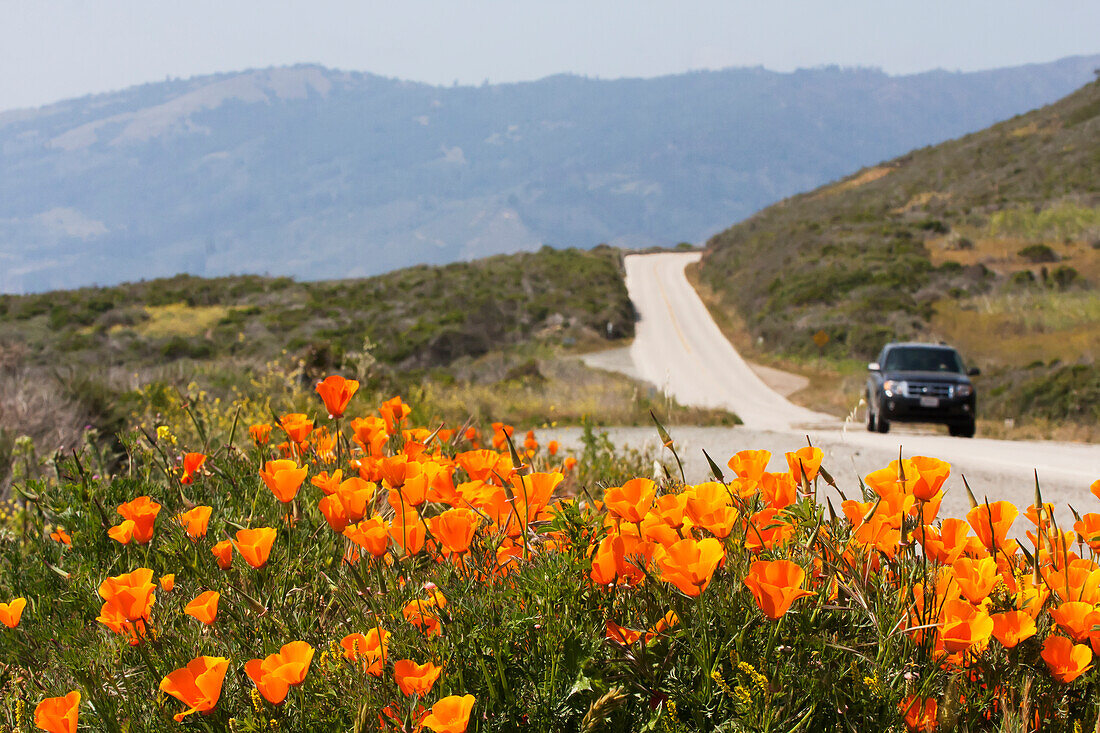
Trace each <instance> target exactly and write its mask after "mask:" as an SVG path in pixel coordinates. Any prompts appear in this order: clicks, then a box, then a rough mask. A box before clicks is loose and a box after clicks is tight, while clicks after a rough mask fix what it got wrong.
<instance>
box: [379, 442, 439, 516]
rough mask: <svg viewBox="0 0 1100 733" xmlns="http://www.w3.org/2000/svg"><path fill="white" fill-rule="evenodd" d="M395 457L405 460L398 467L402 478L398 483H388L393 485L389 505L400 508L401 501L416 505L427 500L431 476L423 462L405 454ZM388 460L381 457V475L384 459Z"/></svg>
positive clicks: (384, 467)
mask: <svg viewBox="0 0 1100 733" xmlns="http://www.w3.org/2000/svg"><path fill="white" fill-rule="evenodd" d="M397 457H399V458H401V459H404V460H405V461H406V463H405V464H404V466H403V467H402V468H400V469H399V470H400V471H401V472H402V474H403V476H404V480H403V481H402V482H401V483H400V484H395V483H391V484H390V485H391V486H393V487H394V488H393V489H392V490H391V491H390V495H389V497H388V499H389V502H390V506H392V507H393V508H394V509H398V510H399V509H400V508H401V504H402V503H404V505H405V506H408V507H418V506H420V505H421V504H423V503H424V502H425V501H427V500H428V486H429V484H430V483H431V478H432V476H431V475H429V474H428V472H427V471H426V470H425V468H424V464H423V463H420V462H419V461H417V460H415V459H409V458H408V456H405V455H401V456H397ZM388 460H390V459H387V458H383V459H382V464H383V465H382V473H383V477H385V472H386V461H388ZM387 481H388V479H387Z"/></svg>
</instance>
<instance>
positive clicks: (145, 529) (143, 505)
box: [107, 496, 160, 545]
mask: <svg viewBox="0 0 1100 733" xmlns="http://www.w3.org/2000/svg"><path fill="white" fill-rule="evenodd" d="M159 512H160V504H158V503H157V502H155V501H153V500H152V499H150V498H149V497H148V496H139V497H138V498H136V499H133V500H132V501H128V502H126V503H125V504H119V506H118V513H119V514H121V515H122V517H123V519H124V520H125V521H124V522H122V524H117V525H115V526H114V527H111V529H109V530H108V531H107V534H108V535H110V537H111V539H113V540H115V541H116V542H120V543H122V544H124V545H128V544H130V541H131V540H133V541H135V542H137V543H138V544H139V545H145V544H148V543H149V541H150V540H152V539H153V524H154V523H155V522H156V521H157V514H158V513H159Z"/></svg>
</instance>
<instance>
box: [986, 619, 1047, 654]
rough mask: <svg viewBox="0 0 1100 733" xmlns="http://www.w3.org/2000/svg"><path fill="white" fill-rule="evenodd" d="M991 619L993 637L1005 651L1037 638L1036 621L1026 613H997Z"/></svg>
mask: <svg viewBox="0 0 1100 733" xmlns="http://www.w3.org/2000/svg"><path fill="white" fill-rule="evenodd" d="M990 618H992V619H993V636H994V637H996V639H997V641H999V642H1001V646H1003V647H1004V648H1005V649H1011V648H1012V647H1014V646H1016V645H1017V644H1019V643H1020V642H1021V641H1024V640H1025V639H1030V638H1031V637H1033V636H1035V632H1036V628H1035V619H1033V618H1032V617H1031V614H1029V613H1027V612H1026V611H1005V612H1004V613H995V614H993V615H992V616H990Z"/></svg>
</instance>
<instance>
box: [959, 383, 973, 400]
mask: <svg viewBox="0 0 1100 733" xmlns="http://www.w3.org/2000/svg"><path fill="white" fill-rule="evenodd" d="M972 394H974V388H973V387H972V386H970V385H969V384H960V385H959V386H957V387H955V396H956V397H969V396H970V395H972Z"/></svg>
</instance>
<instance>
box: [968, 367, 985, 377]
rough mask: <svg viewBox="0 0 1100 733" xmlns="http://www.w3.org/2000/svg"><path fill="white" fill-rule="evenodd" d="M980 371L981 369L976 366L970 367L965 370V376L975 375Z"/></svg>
mask: <svg viewBox="0 0 1100 733" xmlns="http://www.w3.org/2000/svg"><path fill="white" fill-rule="evenodd" d="M981 373H982V370H981V369H979V368H978V367H970V368H969V369H967V370H966V376H968V377H976V376H978V375H979V374H981Z"/></svg>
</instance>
